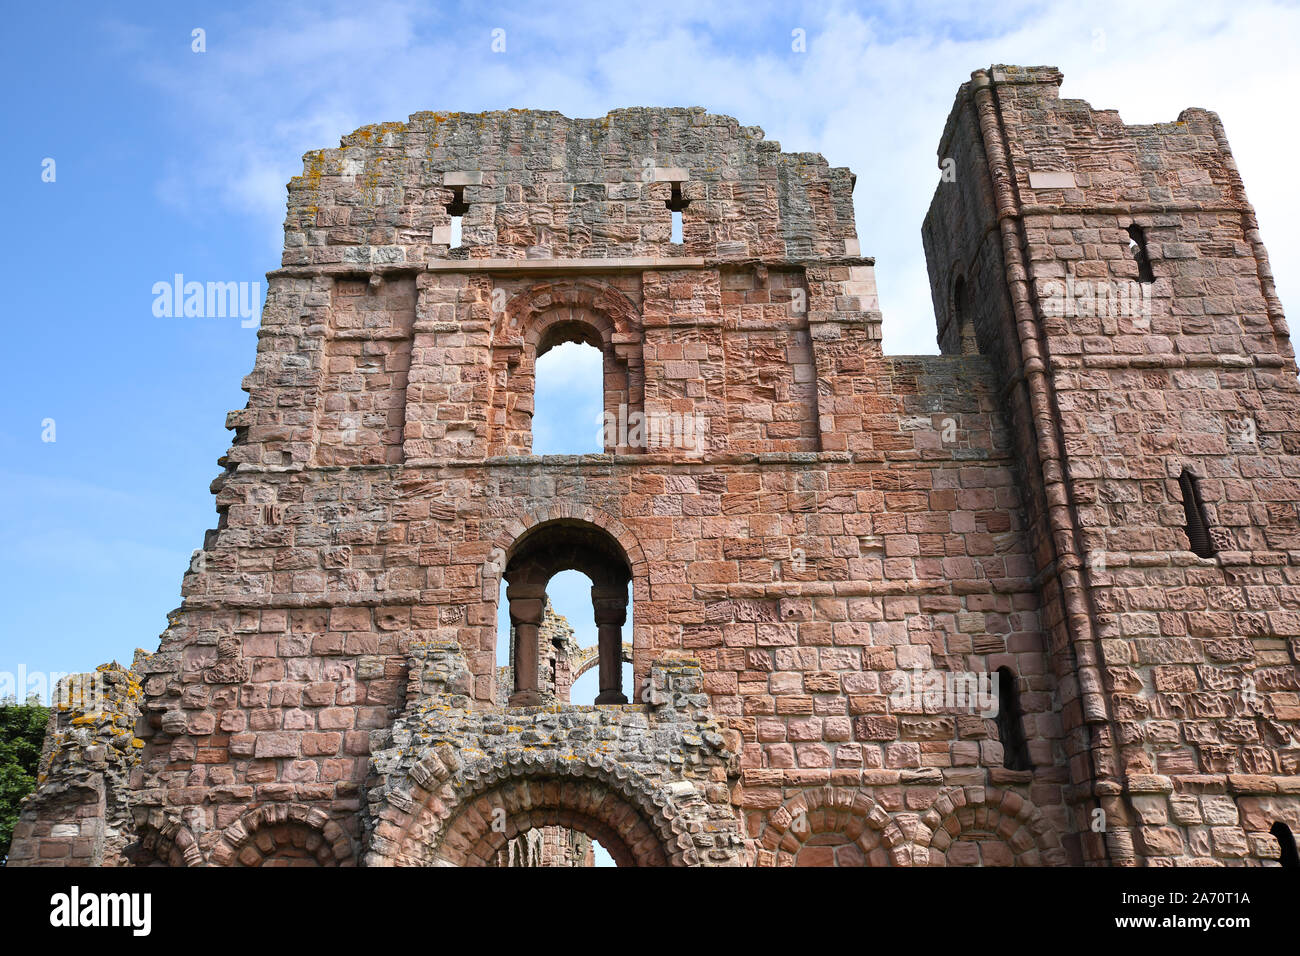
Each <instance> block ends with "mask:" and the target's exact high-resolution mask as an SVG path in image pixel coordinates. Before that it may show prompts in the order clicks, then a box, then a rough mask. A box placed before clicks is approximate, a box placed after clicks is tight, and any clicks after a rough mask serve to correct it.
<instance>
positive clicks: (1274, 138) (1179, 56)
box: [122, 0, 1300, 353]
mask: <svg viewBox="0 0 1300 956" xmlns="http://www.w3.org/2000/svg"><path fill="white" fill-rule="evenodd" d="M267 17H268V19H266V20H265V21H264V22H263V23H262V24H261V25H252V24H251V22H250V21H248V20H246V19H245V20H240V21H239V22H237V23H236V22H235V20H234V18H233V17H231V18H230V22H224V21H218V22H214V24H213V25H212V26H211V27H210V28H209V31H208V45H209V51H210V52H209V53H208V54H207V56H208V57H209V58H212V59H211V60H210V61H209V62H208V63H205V64H202V65H200V64H196V63H192V62H188V61H186V62H185V65H184V66H177V65H175V60H174V59H172V60H169V61H167V63H168V64H170V65H166V66H164V65H163V64H162V61H161V60H159V61H158V62H150V61H149V60H148V59H147V58H146V57H145V56H144V54H143V50H146V49H148V47H142V43H141V41H140V39H139V37H138V36H137V35H136V33H135V32H134V31H122V32H123V33H124V34H125V35H128V36H129V37H130V43H129V46H130V49H131V50H132V54H133V56H136V57H138V58H139V60H138V62H140V69H141V70H142V71H143V74H144V75H145V76H146V77H147V78H148V79H150V80H151V81H152V82H155V83H157V84H159V85H160V86H163V87H165V88H167V89H169V90H171V91H173V92H174V94H175V95H176V97H177V107H178V118H183V119H184V120H185V121H186V122H188V123H189V124H190V128H191V129H197V130H198V131H200V132H210V133H211V134H212V136H213V138H214V139H216V140H217V141H219V142H220V144H221V148H220V149H212V150H207V151H204V152H202V153H201V154H198V155H196V156H194V157H192V159H193V165H192V166H191V165H187V167H186V168H185V169H184V170H183V172H182V171H181V170H175V171H173V174H172V175H171V176H170V177H169V178H168V180H167V181H166V182H165V183H164V184H163V185H162V186H161V187H160V188H161V189H162V191H163V192H164V194H165V195H167V196H169V197H171V198H172V199H173V200H174V201H176V202H178V203H179V204H182V205H187V206H190V207H192V208H207V207H209V206H210V205H211V202H212V200H213V199H214V198H215V199H218V200H219V201H221V202H223V203H225V204H227V205H228V206H230V207H231V208H232V209H235V210H238V211H241V212H245V213H249V214H252V215H254V216H256V217H257V218H258V219H260V220H263V221H264V222H265V223H266V226H267V248H268V255H275V254H276V253H277V252H278V248H279V242H280V224H281V222H282V221H283V216H284V198H285V193H284V184H285V182H287V181H288V179H289V178H290V177H291V176H293V175H296V174H298V173H299V172H300V171H301V161H300V157H301V155H302V153H304V152H306V151H308V150H311V149H316V148H320V147H325V146H334V145H336V144H337V143H338V139H339V136H340V135H342V134H344V133H347V132H350V131H351V130H352V129H354V128H356V127H357V126H360V125H363V124H367V123H373V122H380V121H385V120H395V119H405V118H406V116H408V115H409V114H410V113H412V112H416V111H418V110H424V109H450V110H455V109H467V110H482V109H495V108H505V107H511V106H517V107H532V108H538V109H557V110H560V111H562V112H564V113H566V114H568V115H571V116H597V115H603V114H604V113H605V112H606V111H607V110H609V109H611V108H615V107H620V106H635V105H700V106H705V107H707V108H708V109H709V110H711V111H713V112H718V113H728V114H730V115H733V116H736V117H737V118H738V119H739V120H740V121H741V122H742V123H743V124H745V125H758V126H762V127H763V128H764V129H765V130H766V131H767V134H768V136H769V138H772V139H778V140H780V141H781V142H782V145H783V147H784V148H785V149H787V150H792V151H805V150H807V151H817V152H821V153H822V154H823V155H825V156H826V158H827V159H828V160H829V161H830V163H831V165H833V166H849V167H850V168H852V169H853V170H854V171H855V172H856V173H857V174H858V185H857V190H856V194H855V206H856V211H857V219H858V232H859V236H860V239H861V246H862V250H863V252H864V253H865V254H868V255H874V256H876V258H877V276H878V281H879V285H880V295H881V305H882V308H883V310H884V315H885V326H884V334H885V348H886V351H888V352H890V353H909V352H932V351H935V345H934V316H933V311H932V307H931V303H930V294H929V286H928V281H927V278H926V269H925V262H924V257H923V253H922V249H921V239H920V229H921V221H922V218H923V217H924V214H925V210H926V208H927V207H928V205H929V201H930V197H931V194H932V193H933V189H934V185H935V183H936V180H937V176H938V172H937V169H936V159H935V147H936V145H937V142H938V138H939V136H940V134H941V133H942V130H943V124H944V120H945V119H946V117H947V114H948V111H949V108H950V107H951V105H952V101H953V97H954V95H955V93H956V90H957V87H958V85H959V84H960V83H961V82H962V81H963V80H965V79H967V78H968V77H969V74H970V71H971V70H973V69H978V68H983V67H986V66H988V65H989V64H990V63H1021V64H1044V63H1046V64H1053V65H1056V66H1058V67H1060V68H1061V69H1062V70H1063V71H1064V73H1065V76H1066V81H1065V86H1064V88H1063V90H1062V93H1063V95H1065V96H1068V97H1073V98H1080V99H1086V100H1088V101H1089V102H1090V103H1091V104H1092V105H1093V106H1094V107H1095V108H1107V109H1118V110H1119V111H1120V113H1121V115H1122V116H1123V118H1124V120H1125V121H1126V122H1130V123H1134V122H1153V121H1165V120H1172V119H1174V118H1175V117H1176V116H1177V114H1178V113H1179V111H1181V110H1182V109H1183V108H1185V107H1187V106H1202V107H1206V108H1208V109H1213V110H1215V111H1217V112H1218V113H1219V114H1220V116H1221V117H1222V118H1223V121H1224V124H1225V126H1226V128H1227V132H1228V136H1229V141H1230V142H1231V144H1232V146H1233V150H1234V154H1235V156H1236V158H1237V162H1238V165H1239V166H1240V168H1241V171H1242V175H1243V178H1244V179H1245V182H1246V187H1247V191H1248V193H1249V195H1250V197H1251V200H1252V202H1253V203H1254V205H1255V207H1256V209H1257V212H1258V215H1259V220H1260V223H1261V229H1262V232H1263V235H1264V241H1265V243H1266V245H1267V246H1268V249H1269V252H1270V256H1271V259H1272V263H1273V268H1274V273H1275V274H1276V276H1277V277H1278V287H1279V293H1280V295H1281V298H1282V300H1283V303H1284V304H1286V303H1288V302H1289V303H1291V304H1293V305H1294V304H1295V303H1298V302H1300V235H1297V233H1296V231H1295V230H1293V229H1290V228H1288V226H1289V224H1290V223H1292V222H1295V221H1297V219H1300V198H1298V197H1297V195H1296V192H1295V191H1294V190H1293V188H1292V185H1291V182H1290V170H1289V165H1290V162H1291V157H1292V156H1293V155H1294V154H1295V152H1296V148H1297V147H1298V146H1300V141H1298V140H1300V133H1297V131H1296V127H1295V124H1293V123H1291V122H1289V120H1288V118H1287V116H1286V115H1285V114H1284V113H1282V111H1281V107H1282V104H1284V103H1285V102H1286V99H1285V97H1286V96H1287V95H1288V94H1289V93H1290V92H1291V91H1292V90H1294V89H1295V88H1296V86H1297V71H1296V68H1295V66H1294V45H1295V40H1296V38H1297V36H1300V9H1297V8H1296V7H1294V6H1290V5H1284V4H1280V3H1266V2H1262V0H1242V2H1237V3H1233V4H1231V5H1219V6H1216V5H1188V4H1184V3H1178V2H1171V0H1149V2H1146V3H1143V4H1132V3H1127V2H1126V3H1118V2H1113V3H1102V4H1098V5H1096V6H1093V7H1091V8H1089V9H1087V10H1081V9H1079V8H1078V7H1076V6H1075V5H1069V4H1048V3H1025V2H1020V3H1010V4H1001V5H998V6H994V7H989V6H982V7H978V8H976V7H971V6H970V5H969V4H966V3H952V4H946V5H941V6H937V7H936V6H935V5H931V4H926V5H919V4H917V5H914V4H908V3H897V2H891V3H882V4H877V5H874V6H872V7H871V8H870V9H867V8H855V7H850V6H848V5H840V4H837V5H832V6H830V7H821V6H819V5H815V4H809V5H807V6H805V7H802V8H799V7H794V8H787V7H785V6H783V5H774V6H769V7H763V6H759V7H755V6H754V5H752V4H740V3H719V4H705V3H695V2H692V3H672V2H669V3H660V4H654V5H641V6H638V5H633V6H630V7H624V8H620V9H619V10H618V11H617V13H616V14H615V13H614V12H613V11H612V9H611V8H609V7H608V6H607V5H605V4H603V3H590V4H585V5H580V6H578V7H577V8H570V9H568V10H566V11H564V12H562V13H561V12H556V11H555V9H554V8H553V7H542V6H539V7H535V8H532V9H524V10H521V11H512V12H509V13H506V12H492V13H488V14H483V13H482V12H481V10H480V8H477V7H464V8H450V9H446V10H444V11H443V12H441V13H430V12H428V11H427V10H426V9H425V8H423V7H421V6H419V5H415V4H408V3H403V2H389V3H382V4H379V5H377V6H375V7H372V8H371V9H368V10H367V11H366V14H365V15H358V14H357V13H356V12H355V7H353V6H352V5H350V4H349V5H343V4H335V5H333V6H331V5H329V4H326V5H325V6H324V7H320V6H318V5H313V6H312V7H310V8H308V7H299V6H291V7H289V8H287V9H282V10H280V11H278V12H276V13H274V14H268V15H267ZM496 26H500V27H501V28H503V29H505V30H506V31H507V52H506V53H505V54H501V55H494V54H492V53H491V52H490V49H489V44H490V31H491V29H492V28H493V27H496ZM795 27H798V28H801V29H804V30H805V31H806V33H807V52H806V53H803V54H798V53H794V52H793V51H792V50H791V49H790V31H791V30H792V29H794V28H795ZM1098 47H1100V49H1099V48H1098ZM214 65H215V66H218V67H219V68H211V67H213V66H214ZM201 67H202V68H201Z"/></svg>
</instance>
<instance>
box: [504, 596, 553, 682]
mask: <svg viewBox="0 0 1300 956" xmlns="http://www.w3.org/2000/svg"><path fill="white" fill-rule="evenodd" d="M506 599H507V600H508V601H509V602H510V623H511V625H513V626H514V629H515V659H514V668H515V688H514V692H513V693H512V694H511V695H510V698H509V700H508V701H507V703H508V704H509V705H510V706H511V707H536V706H538V705H539V704H541V703H542V692H541V690H540V689H539V688H538V686H537V629H538V628H539V627H540V626H541V623H542V614H543V613H544V612H545V609H546V592H545V591H543V590H541V589H540V588H535V587H526V586H520V585H516V584H511V585H509V586H507V588H506Z"/></svg>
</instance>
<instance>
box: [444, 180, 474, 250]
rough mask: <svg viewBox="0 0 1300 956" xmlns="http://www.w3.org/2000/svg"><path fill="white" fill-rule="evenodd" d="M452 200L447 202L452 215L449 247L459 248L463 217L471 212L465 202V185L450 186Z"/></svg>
mask: <svg viewBox="0 0 1300 956" xmlns="http://www.w3.org/2000/svg"><path fill="white" fill-rule="evenodd" d="M448 188H449V189H450V190H451V202H449V203H447V215H449V216H451V243H450V245H449V247H448V248H451V249H459V248H460V246H461V231H460V230H461V218H462V217H463V216H464V215H465V213H467V212H469V204H468V203H466V202H465V187H464V186H450V187H448Z"/></svg>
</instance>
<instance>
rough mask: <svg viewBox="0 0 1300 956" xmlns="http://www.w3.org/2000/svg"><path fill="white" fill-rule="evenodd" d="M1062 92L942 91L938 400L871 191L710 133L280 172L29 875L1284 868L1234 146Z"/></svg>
mask: <svg viewBox="0 0 1300 956" xmlns="http://www.w3.org/2000/svg"><path fill="white" fill-rule="evenodd" d="M1061 80H1062V77H1061V74H1060V73H1059V72H1058V71H1057V70H1055V69H1054V68H1050V67H1030V68H1026V67H1012V66H994V67H991V68H990V69H988V70H979V71H977V72H976V73H974V74H973V75H972V77H971V80H970V82H968V83H964V84H963V85H962V86H961V88H960V90H959V91H958V93H957V98H956V102H955V104H954V106H953V109H952V112H951V115H950V116H949V118H948V122H947V125H946V127H945V129H944V130H943V131H942V136H941V138H940V141H939V149H938V166H939V180H940V181H939V183H938V185H937V188H936V190H935V194H934V200H933V203H932V205H931V207H930V211H929V213H928V215H927V216H926V218H925V222H924V224H923V228H922V235H923V238H924V245H925V252H926V257H927V260H928V263H929V275H930V283H931V291H932V295H933V300H934V306H935V314H936V316H937V318H938V330H937V332H938V342H939V346H940V349H941V353H942V354H939V355H919V356H888V355H885V354H883V352H882V349H881V345H880V325H881V313H880V308H879V304H878V301H877V297H876V286H875V280H874V275H873V260H872V259H871V258H869V257H865V256H863V255H862V254H861V252H860V250H859V248H858V241H857V234H856V229H855V225H854V218H853V202H852V194H853V190H854V176H853V174H852V173H850V172H849V170H847V169H844V168H841V167H831V166H829V165H828V164H827V163H826V161H825V160H824V159H823V158H822V157H821V156H819V155H816V154H810V153H785V152H782V150H781V147H780V145H779V144H777V143H774V142H770V141H768V140H765V139H764V137H763V133H762V131H761V130H759V129H758V128H756V127H749V126H741V125H740V124H739V123H738V122H737V121H736V120H734V119H731V118H730V117H726V116H717V115H712V114H709V113H707V112H705V111H704V110H703V109H697V108H691V109H628V110H616V111H614V112H611V113H610V114H609V115H607V116H604V117H601V118H599V119H569V118H567V117H564V116H561V115H559V114H557V113H553V112H540V111H532V110H512V111H508V112H493V113H478V114H464V113H452V114H447V113H418V114H416V115H414V116H412V117H411V118H410V119H409V120H408V121H407V122H404V123H386V124H382V125H377V126H367V127H364V128H362V129H359V130H357V131H356V132H355V133H353V134H351V135H349V136H347V137H345V138H344V139H343V141H342V143H341V145H340V147H339V148H337V149H327V150H321V151H317V152H313V153H309V154H308V155H307V156H306V158H305V163H304V170H303V174H302V175H301V176H299V177H296V178H294V179H293V180H292V182H291V183H290V184H289V197H288V216H287V218H286V221H285V247H284V258H283V262H282V265H281V267H280V268H279V269H277V270H275V271H274V272H272V273H270V274H269V292H268V297H267V301H266V305H265V310H264V312H263V317H262V325H261V329H260V332H259V342H258V349H257V358H256V363H255V365H254V368H253V371H252V374H251V375H249V376H248V377H247V378H246V379H245V382H244V387H245V389H246V390H247V391H248V393H249V399H248V404H247V407H245V408H243V409H239V410H237V411H234V412H231V413H230V416H229V418H228V421H227V424H228V426H229V427H230V428H231V429H232V430H233V431H234V442H233V445H232V447H231V448H230V450H229V452H228V453H227V454H226V456H225V457H224V458H222V459H221V462H220V464H221V465H222V466H223V468H224V471H223V472H222V474H221V475H220V476H219V477H218V478H217V479H216V480H215V481H214V483H213V486H212V488H213V491H214V493H215V494H216V505H217V512H218V514H219V520H218V522H217V527H216V528H215V529H214V530H212V531H210V532H209V533H208V535H207V537H206V540H205V542H204V548H203V559H202V560H201V561H199V562H196V563H195V565H194V566H193V567H192V568H191V570H190V572H189V573H188V574H187V575H186V576H185V579H184V583H183V588H182V590H183V603H182V605H181V607H180V608H179V609H177V610H176V611H175V612H173V613H172V614H171V616H170V617H169V619H168V626H167V629H166V631H165V632H164V633H163V635H162V639H161V643H160V645H159V647H158V649H157V651H156V652H155V653H153V654H149V655H141V656H140V657H139V658H138V659H137V660H136V661H135V663H134V665H133V666H132V668H131V669H130V670H124V669H121V668H112V669H109V670H108V671H106V672H105V673H107V674H108V675H109V677H110V678H111V683H109V684H107V685H106V686H109V687H111V688H112V690H111V692H110V693H108V694H107V699H105V700H97V701H96V702H94V703H93V704H91V703H85V702H83V703H81V704H70V705H69V707H68V708H67V709H65V711H62V712H60V713H58V714H56V716H55V718H54V726H53V727H52V729H51V733H52V738H51V744H50V745H49V755H48V761H47V765H46V767H45V768H44V769H43V773H42V778H41V782H40V785H39V787H38V789H37V791H36V793H35V794H34V795H33V796H32V797H30V798H29V799H28V801H27V803H26V804H25V806H24V810H23V814H22V818H21V820H20V823H19V825H18V828H17V831H16V835H15V840H14V844H13V848H12V851H11V855H10V862H11V864H12V865H65V864H87V865H102V866H152V865H172V866H201V865H217V866H260V865H276V866H288V865H292V866H297V865H328V866H333V865H341V866H348V865H367V866H394V865H410V866H428V865H494V864H495V865H501V864H502V863H506V864H515V865H518V864H521V863H522V864H528V863H536V862H538V861H541V860H544V858H545V857H546V855H547V854H546V853H544V852H543V844H546V842H547V841H548V840H549V841H550V845H551V846H552V847H553V856H554V858H553V860H552V862H563V861H564V860H568V861H569V862H570V863H572V862H574V861H575V860H577V859H579V858H581V857H585V854H586V849H585V848H589V847H590V841H592V840H595V841H597V842H599V843H600V844H601V845H603V846H604V847H605V848H606V849H607V850H608V851H609V853H610V855H611V857H612V858H613V859H614V861H615V862H616V863H619V864H635V865H673V866H771V865H778V866H789V865H798V866H805V865H811V866H821V865H827V866H829V865H837V866H856V865H872V866H927V865H928V866H944V865H947V866H955V865H1060V864H1086V865H1115V866H1133V865H1158V864H1180V865H1241V864H1246V865H1265V866H1272V865H1278V864H1279V863H1282V864H1284V865H1295V844H1294V836H1293V834H1294V833H1295V832H1296V830H1297V828H1300V741H1298V740H1297V730H1298V723H1300V667H1298V661H1300V457H1297V454H1298V453H1300V429H1298V428H1297V421H1298V420H1300V415H1298V414H1297V411H1298V409H1300V391H1298V389H1297V373H1296V365H1295V359H1294V354H1293V351H1292V347H1291V344H1290V339H1289V334H1288V331H1287V327H1286V324H1285V320H1284V318H1283V315H1282V309H1281V304H1280V303H1279V301H1278V298H1277V295H1276V293H1275V290H1274V284H1273V279H1272V274H1271V272H1270V269H1269V264H1268V257H1267V255H1266V253H1265V250H1264V247H1263V244H1262V242H1261V240H1260V236H1259V231H1258V227H1257V224H1256V221H1255V215H1254V212H1253V210H1252V208H1251V206H1250V204H1249V202H1248V201H1247V199H1246V195H1245V191H1244V188H1243V186H1242V182H1241V178H1240V176H1239V175H1238V172H1237V168H1236V166H1235V164H1234V162H1233V159H1232V154H1231V152H1230V151H1229V148H1228V144H1227V140H1226V137H1225V135H1224V130H1223V127H1222V125H1221V124H1220V121H1219V119H1218V118H1217V117H1216V116H1215V114H1213V113H1211V112H1208V111H1206V110H1202V109H1188V110H1186V111H1184V112H1183V113H1182V114H1181V115H1179V117H1178V118H1177V120H1175V121H1173V122H1168V123H1157V124H1152V125H1127V124H1125V123H1124V122H1122V120H1121V119H1120V117H1119V115H1118V114H1117V113H1116V112H1114V111H1110V110H1098V109H1094V108H1092V107H1090V106H1089V105H1088V104H1087V103H1085V102H1082V101H1079V100H1068V99H1061V98H1060V97H1059V95H1058V87H1059V86H1060V84H1061ZM868 185H869V186H870V188H887V187H886V186H885V185H882V184H868ZM675 217H679V218H680V222H681V241H680V242H674V241H673V220H674V218H675ZM457 220H459V224H460V242H459V243H458V244H457V243H454V242H453V233H454V226H455V224H456V221H457ZM565 342H581V343H586V344H590V345H593V346H595V347H596V348H597V349H598V350H599V351H600V353H601V355H602V356H603V388H604V403H605V411H606V413H607V415H608V416H610V420H612V421H615V422H618V423H621V424H620V425H619V427H617V428H614V429H612V430H610V431H609V433H608V434H607V435H606V439H605V447H604V450H603V453H601V454H591V455H581V456H536V455H533V454H531V447H532V444H531V442H532V418H533V407H534V406H533V392H534V381H535V369H536V363H537V360H538V358H539V357H541V356H542V355H544V354H545V353H546V352H547V351H549V350H550V349H551V348H553V347H555V346H557V345H559V344H561V343H565ZM624 425H631V426H632V427H623V426H624ZM581 427H586V426H585V424H584V425H583V426H581ZM564 570H577V571H581V572H583V573H584V574H586V575H587V576H588V577H589V578H590V579H591V582H592V585H593V587H592V615H593V621H594V623H595V625H596V628H597V631H598V634H599V642H598V646H597V649H596V651H595V652H594V653H593V654H592V655H591V656H590V657H589V658H586V659H583V660H578V659H576V658H574V657H573V656H572V650H571V649H569V648H568V647H567V645H565V646H561V645H564V641H563V640H561V642H560V644H556V643H555V641H554V640H553V638H554V637H555V636H556V634H555V633H553V631H554V629H553V628H551V627H550V626H549V625H548V624H547V623H546V622H545V620H544V611H545V608H546V603H547V591H546V588H547V583H548V582H549V581H550V579H551V578H552V577H553V576H554V575H555V574H556V573H558V572H560V571H564ZM503 581H504V582H505V584H506V588H505V598H504V600H505V601H506V602H507V604H508V610H509V617H510V621H511V623H512V627H513V632H514V635H515V640H514V644H513V655H514V656H513V664H512V667H511V668H510V669H508V670H507V671H504V672H503V671H501V670H499V669H498V667H497V661H496V650H495V649H496V644H497V624H496V622H497V613H498V602H499V601H500V600H501V597H500V593H501V583H502V582H503ZM629 595H630V599H631V602H632V603H633V605H634V607H635V622H634V625H633V626H631V627H628V625H627V621H628V603H629ZM578 650H579V651H580V650H581V649H578ZM624 656H628V657H630V661H631V665H632V668H633V672H634V674H635V686H634V687H624V686H622V681H621V676H620V672H621V666H622V662H623V658H624ZM561 658H564V659H563V660H561ZM584 663H586V664H588V666H594V667H596V668H598V670H599V675H600V697H599V698H598V701H597V703H596V704H595V705H593V706H574V705H572V704H570V703H567V702H566V698H565V696H564V693H563V690H564V688H565V686H566V681H567V682H571V675H572V672H573V671H574V670H576V669H577V668H578V667H580V666H582V664H584ZM566 669H567V673H566ZM967 687H969V688H971V695H972V696H973V698H976V699H972V696H968V695H967V694H966V693H965V692H964V688H967ZM981 695H982V696H981ZM989 696H992V697H993V698H994V705H993V706H988V701H987V700H985V699H984V698H987V697H989ZM574 834H581V835H582V839H583V840H585V841H586V843H583V842H582V841H581V840H578V839H577V838H576V837H574V836H573V835H574Z"/></svg>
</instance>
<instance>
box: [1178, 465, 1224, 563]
mask: <svg viewBox="0 0 1300 956" xmlns="http://www.w3.org/2000/svg"><path fill="white" fill-rule="evenodd" d="M1178 488H1179V490H1180V491H1181V492H1182V495H1183V514H1184V516H1185V517H1186V518H1187V542H1188V546H1189V548H1190V549H1191V551H1192V552H1193V553H1194V554H1196V555H1197V556H1198V557H1201V558H1210V557H1213V556H1214V554H1215V548H1214V541H1213V539H1212V538H1211V537H1210V521H1209V519H1208V518H1207V517H1206V514H1205V502H1204V501H1202V500H1201V488H1200V484H1199V483H1198V481H1197V478H1196V476H1195V475H1193V474H1192V472H1191V470H1190V469H1187V468H1184V469H1183V473H1182V474H1181V475H1179V476H1178Z"/></svg>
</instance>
